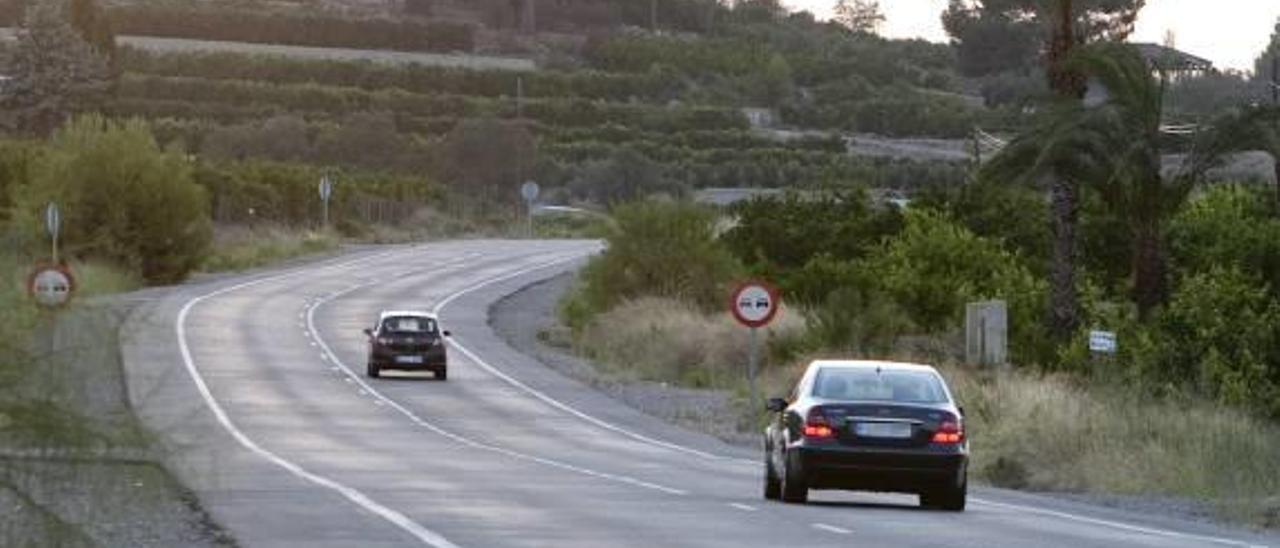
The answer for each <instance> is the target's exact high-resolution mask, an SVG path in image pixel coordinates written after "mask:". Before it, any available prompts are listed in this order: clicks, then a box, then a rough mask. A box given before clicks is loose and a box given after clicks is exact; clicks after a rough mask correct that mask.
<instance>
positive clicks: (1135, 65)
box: [984, 44, 1274, 317]
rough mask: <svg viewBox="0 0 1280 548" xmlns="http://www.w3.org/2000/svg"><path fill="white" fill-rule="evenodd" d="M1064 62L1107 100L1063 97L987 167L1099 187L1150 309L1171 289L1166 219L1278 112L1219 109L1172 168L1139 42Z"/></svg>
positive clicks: (1154, 81)
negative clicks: (1119, 224) (1128, 241)
mask: <svg viewBox="0 0 1280 548" xmlns="http://www.w3.org/2000/svg"><path fill="white" fill-rule="evenodd" d="M1063 70H1064V71H1069V72H1070V73H1071V74H1073V75H1074V76H1073V77H1078V78H1081V79H1084V78H1087V77H1092V78H1094V79H1096V80H1097V81H1098V82H1099V84H1101V85H1102V86H1103V87H1104V88H1105V89H1106V90H1107V93H1108V99H1107V101H1105V102H1104V103H1102V104H1100V105H1096V106H1086V105H1084V104H1083V103H1081V102H1078V101H1077V102H1073V103H1062V104H1060V105H1059V106H1058V108H1056V109H1055V110H1053V111H1052V112H1051V113H1050V114H1049V115H1047V116H1046V117H1045V118H1044V119H1042V120H1041V121H1040V122H1039V123H1038V124H1037V127H1036V128H1035V129H1034V130H1032V131H1030V132H1027V133H1024V134H1023V135H1021V136H1019V137H1018V138H1017V139H1015V140H1014V142H1012V143H1010V145H1009V146H1008V147H1007V148H1006V149H1005V150H1004V151H1002V152H1001V154H1000V155H999V156H998V157H997V158H996V159H995V160H993V161H992V162H991V163H990V164H988V166H987V167H986V169H987V170H988V171H987V173H986V174H984V176H986V177H990V176H999V175H1002V174H1008V173H1010V172H1014V173H1018V172H1020V173H1022V174H1023V175H1026V174H1032V175H1038V174H1042V173H1045V172H1049V171H1052V172H1053V173H1054V174H1055V175H1056V176H1057V177H1058V178H1060V179H1061V180H1063V181H1067V182H1068V184H1071V185H1072V186H1075V185H1081V184H1083V185H1088V186H1089V187H1090V188H1092V189H1094V190H1095V191H1096V192H1098V194H1099V195H1100V196H1101V198H1102V203H1103V204H1104V206H1105V207H1106V208H1107V209H1108V210H1109V212H1110V213H1111V215H1112V216H1114V217H1115V218H1117V219H1124V220H1125V223H1126V225H1127V227H1128V228H1129V231H1130V236H1131V237H1132V242H1133V244H1132V245H1133V249H1132V252H1131V259H1132V263H1131V264H1132V267H1131V273H1132V279H1133V300H1134V302H1135V303H1136V304H1137V306H1138V311H1139V314H1140V315H1141V316H1143V317H1146V316H1147V315H1148V314H1149V313H1150V312H1151V311H1152V310H1154V309H1155V308H1156V307H1158V306H1160V305H1161V304H1163V303H1164V302H1165V300H1166V299H1167V296H1168V280H1167V270H1168V266H1167V253H1166V250H1165V247H1166V246H1165V234H1164V228H1165V227H1164V225H1165V224H1166V222H1167V220H1168V219H1169V217H1171V216H1172V215H1173V214H1175V213H1176V212H1177V211H1178V210H1179V209H1180V208H1181V207H1182V205H1183V204H1185V203H1186V200H1187V198H1188V196H1189V195H1190V193H1191V190H1192V189H1193V188H1194V187H1195V186H1196V185H1197V184H1199V183H1201V182H1203V181H1204V179H1205V177H1206V175H1207V173H1208V172H1209V170H1211V169H1212V168H1214V167H1216V166H1218V165H1219V164H1220V163H1221V160H1222V159H1223V157H1224V156H1225V155H1226V154H1227V153H1229V152H1232V151H1234V150H1237V149H1241V148H1243V147H1246V146H1249V145H1250V144H1252V143H1253V142H1255V141H1256V140H1257V138H1258V137H1257V136H1258V135H1259V132H1258V128H1259V127H1260V122H1261V121H1262V120H1264V119H1269V118H1272V117H1273V116H1274V114H1271V113H1269V112H1266V111H1262V110H1259V109H1246V110H1242V111H1237V112H1233V113H1230V114H1227V115H1223V116H1221V117H1219V118H1218V119H1216V120H1215V121H1214V122H1213V123H1211V124H1209V125H1207V126H1206V127H1205V128H1203V129H1202V130H1200V131H1199V132H1197V134H1195V135H1194V136H1193V137H1191V139H1190V142H1189V143H1188V144H1187V146H1188V150H1189V153H1188V154H1187V155H1186V159H1185V160H1184V161H1183V162H1182V164H1181V165H1180V166H1179V167H1178V169H1177V170H1176V172H1174V173H1172V174H1170V175H1166V174H1165V173H1164V171H1163V164H1162V162H1163V157H1164V152H1166V151H1165V150H1164V149H1165V148H1166V147H1168V143H1167V140H1166V138H1165V136H1164V135H1163V134H1162V133H1161V131H1160V126H1161V122H1162V119H1163V110H1164V109H1163V102H1164V87H1165V86H1164V81H1163V78H1157V77H1156V76H1153V74H1152V71H1151V68H1150V65H1148V63H1147V62H1146V60H1145V59H1143V57H1142V56H1141V55H1140V54H1139V53H1138V52H1137V50H1135V49H1134V48H1132V47H1130V46H1126V45H1121V44H1098V45H1093V46H1089V47H1087V48H1084V49H1082V50H1080V51H1079V52H1078V53H1075V54H1073V56H1072V58H1071V60H1070V62H1068V63H1066V65H1065V67H1064V68H1063ZM1054 205H1055V207H1056V206H1057V205H1058V204H1057V203H1055V204H1054ZM1055 213H1057V212H1055ZM1056 281H1057V280H1056V279H1055V282H1056Z"/></svg>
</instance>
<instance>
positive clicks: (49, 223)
mask: <svg viewBox="0 0 1280 548" xmlns="http://www.w3.org/2000/svg"><path fill="white" fill-rule="evenodd" d="M44 229H45V232H48V233H49V239H51V240H52V241H53V264H58V236H59V235H61V234H62V211H61V210H59V209H58V204H57V203H55V202H49V205H47V206H45V208H44Z"/></svg>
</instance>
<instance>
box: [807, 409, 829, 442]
mask: <svg viewBox="0 0 1280 548" xmlns="http://www.w3.org/2000/svg"><path fill="white" fill-rule="evenodd" d="M835 435H836V433H835V430H832V429H831V422H830V421H828V420H827V416H826V414H824V413H823V412H822V408H821V407H814V408H812V409H810V410H809V414H808V416H806V417H805V419H804V437H806V438H809V439H815V440H825V439H831V438H833V437H835Z"/></svg>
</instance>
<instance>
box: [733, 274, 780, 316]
mask: <svg viewBox="0 0 1280 548" xmlns="http://www.w3.org/2000/svg"><path fill="white" fill-rule="evenodd" d="M781 306H782V299H781V298H780V297H779V295H778V290H777V289H774V287H773V286H771V285H769V284H767V283H764V282H755V281H752V282H745V283H743V284H742V285H739V286H738V289H737V290H736V291H734V292H733V301H732V302H730V303H729V309H730V310H731V311H732V312H733V318H734V319H736V320H738V323H740V324H742V325H745V326H747V327H752V328H755V327H764V326H766V325H769V322H772V321H773V317H774V316H776V315H778V308H779V307H781Z"/></svg>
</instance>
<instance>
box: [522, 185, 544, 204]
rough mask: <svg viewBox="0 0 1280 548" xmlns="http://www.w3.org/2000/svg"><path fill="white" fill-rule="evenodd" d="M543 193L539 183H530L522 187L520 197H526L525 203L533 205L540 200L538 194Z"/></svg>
mask: <svg viewBox="0 0 1280 548" xmlns="http://www.w3.org/2000/svg"><path fill="white" fill-rule="evenodd" d="M541 193H542V187H539V186H538V183H535V182H533V181H528V182H526V183H525V184H524V185H522V186H521V187H520V195H521V196H523V197H524V201H526V202H529V203H533V202H534V201H536V200H537V199H538V194H541Z"/></svg>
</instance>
